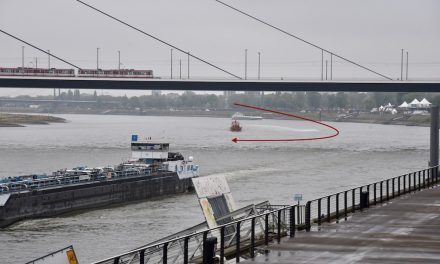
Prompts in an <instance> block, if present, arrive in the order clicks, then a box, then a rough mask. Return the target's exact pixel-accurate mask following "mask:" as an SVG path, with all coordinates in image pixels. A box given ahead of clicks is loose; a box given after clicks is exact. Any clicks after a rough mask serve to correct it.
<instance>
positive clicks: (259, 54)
mask: <svg viewBox="0 0 440 264" xmlns="http://www.w3.org/2000/svg"><path fill="white" fill-rule="evenodd" d="M260 57H261V53H260V52H258V80H259V79H260Z"/></svg>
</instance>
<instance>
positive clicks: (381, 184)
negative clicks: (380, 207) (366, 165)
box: [379, 181, 383, 203]
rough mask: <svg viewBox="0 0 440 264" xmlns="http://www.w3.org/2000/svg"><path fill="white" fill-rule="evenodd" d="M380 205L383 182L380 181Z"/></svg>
mask: <svg viewBox="0 0 440 264" xmlns="http://www.w3.org/2000/svg"><path fill="white" fill-rule="evenodd" d="M379 185H380V203H383V181H380V184H379Z"/></svg>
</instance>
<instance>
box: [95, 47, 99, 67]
mask: <svg viewBox="0 0 440 264" xmlns="http://www.w3.org/2000/svg"><path fill="white" fill-rule="evenodd" d="M96 70H99V48H96Z"/></svg>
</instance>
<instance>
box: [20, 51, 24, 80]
mask: <svg viewBox="0 0 440 264" xmlns="http://www.w3.org/2000/svg"><path fill="white" fill-rule="evenodd" d="M21 71H22V72H23V74H24V46H21Z"/></svg>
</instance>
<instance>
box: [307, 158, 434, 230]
mask: <svg viewBox="0 0 440 264" xmlns="http://www.w3.org/2000/svg"><path fill="white" fill-rule="evenodd" d="M438 169H439V166H435V167H430V168H427V169H424V170H420V171H416V172H411V173H408V174H404V175H401V176H398V177H394V178H391V179H386V180H383V181H378V182H375V183H372V184H367V185H363V186H360V187H357V188H353V189H351V190H347V191H343V192H339V193H335V194H331V195H328V196H324V197H321V198H318V199H315V200H312V201H309V202H307V203H306V212H305V214H306V216H305V225H306V230H307V231H310V229H311V227H312V226H315V225H317V226H320V225H321V224H322V223H324V222H328V223H330V222H333V221H336V222H338V221H339V220H340V219H345V220H346V219H347V217H348V216H349V214H353V213H354V212H356V211H362V210H363V209H365V208H367V207H369V205H370V204H371V205H377V204H381V203H384V202H388V201H389V200H390V199H393V198H396V197H399V196H401V195H405V194H407V193H410V192H416V191H421V190H422V189H425V188H429V187H432V186H433V185H435V184H437V183H439V178H440V177H439V173H438Z"/></svg>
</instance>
